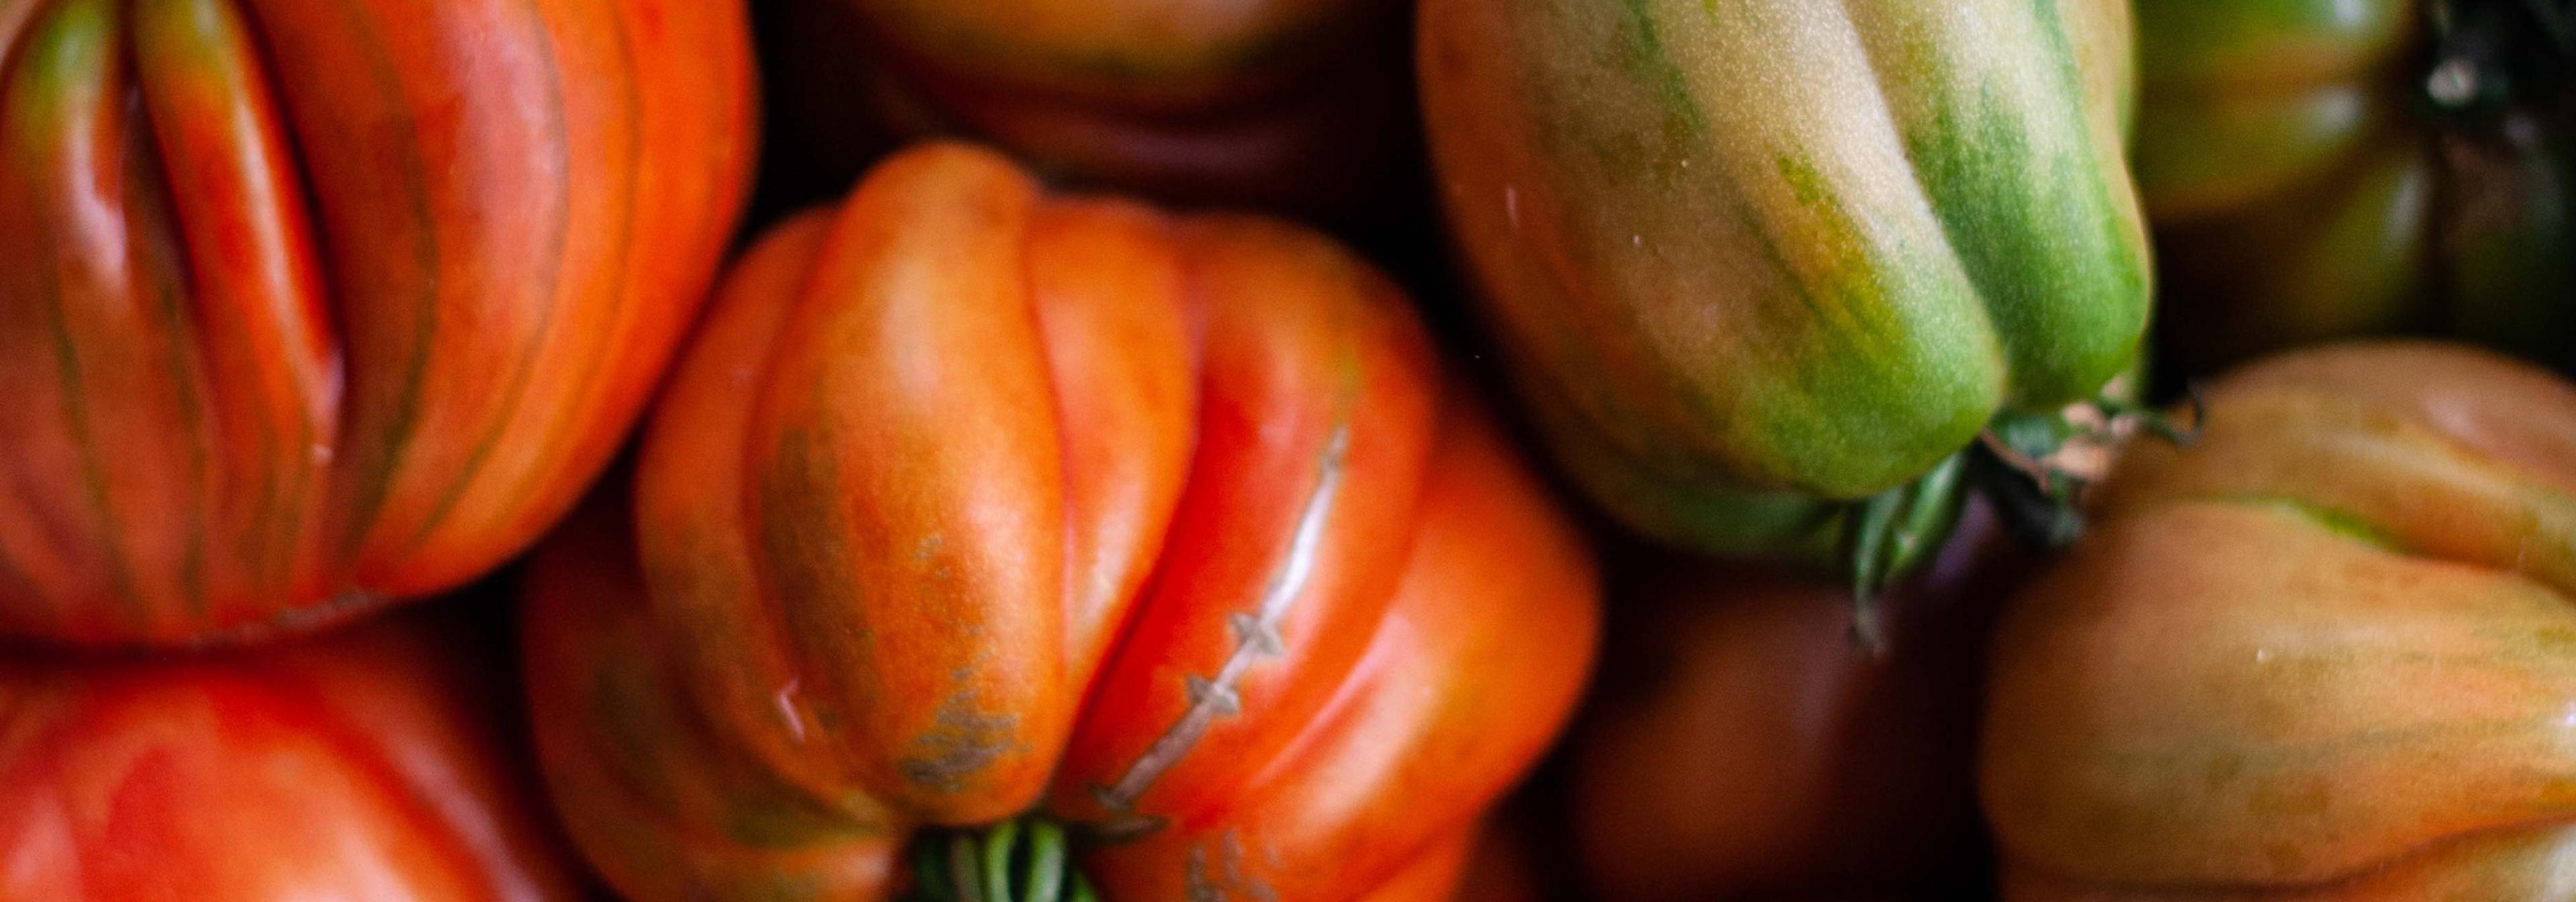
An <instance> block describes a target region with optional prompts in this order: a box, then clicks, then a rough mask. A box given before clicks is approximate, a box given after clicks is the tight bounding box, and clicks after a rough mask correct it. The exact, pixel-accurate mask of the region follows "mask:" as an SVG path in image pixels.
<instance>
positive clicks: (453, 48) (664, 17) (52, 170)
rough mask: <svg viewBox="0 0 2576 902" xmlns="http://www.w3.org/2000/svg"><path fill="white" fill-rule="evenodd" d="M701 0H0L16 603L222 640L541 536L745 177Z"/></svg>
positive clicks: (662, 345) (716, 46) (87, 638)
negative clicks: (433, 0) (327, 0)
mask: <svg viewBox="0 0 2576 902" xmlns="http://www.w3.org/2000/svg"><path fill="white" fill-rule="evenodd" d="M742 18H743V15H742V10H741V9H739V8H738V7H737V5H736V4H733V3H728V2H706V0H539V2H506V3H505V2H498V0H460V2H438V3H420V2H396V0H353V2H330V3H324V2H315V0H0V260H6V261H9V264H8V265H6V266H0V385H5V386H7V387H8V390H7V391H6V392H0V448H6V449H8V453H6V454H5V455H0V485H5V486H6V487H7V488H6V489H0V636H7V635H15V636H23V637H36V638H41V639H46V640H56V641H62V642H72V643H83V644H116V643H158V644H176V643H182V642H204V641H211V640H242V639H252V638H258V637H262V636H266V635H271V634H277V633H284V632H290V631H294V630H298V629H304V628H309V627H312V626H315V625H317V624H321V623H325V622H330V621H336V620H341V619H345V618H346V617H348V616H350V615H352V614H354V613H356V612H359V611H363V610H366V609H369V608H373V607H376V606H378V605H379V604H381V603H382V602H383V601H384V600H385V599H387V598H398V597H409V596H417V595H422V594H426V593H430V592H434V591H439V590H444V589H447V588H451V587H453V586H456V585H458V584H460V583H463V582H465V581H468V580H470V579H472V578H474V577H475V576H477V575H480V574H481V573H483V572H484V571H486V570H488V569H490V568H491V567H493V566H494V565H496V564H498V563H500V562H501V561H502V560H503V559H505V558H507V557H509V556H510V555H512V554H514V553H516V552H517V551H518V550H519V549H521V548H522V547H524V546H525V545H527V544H529V543H531V542H533V541H534V540H535V539H536V537H537V536H538V534H539V533H540V532H542V531H543V530H544V529H545V528H546V527H547V526H549V525H550V524H551V523H552V522H553V521H554V520H555V519H556V518H557V517H559V516H560V515H561V514H562V513H563V512H564V511H565V510H566V509H568V508H569V507H570V506H571V505H572V504H573V502H574V501H575V500H576V499H577V497H578V496H579V495H580V493H581V492H582V490H583V489H584V488H585V487H586V486H587V484H588V483H589V481H590V480H591V478H592V477H593V476H594V475H596V473H597V471H598V470H599V468H600V467H601V466H602V465H603V464H604V463H605V462H606V460H607V458H608V457H609V455H610V454H611V453H612V451H614V449H615V448H616V446H617V445H618V444H619V442H620V441H622V439H623V437H624V435H625V432H626V430H627V428H628V427H629V426H630V425H631V424H632V423H633V421H634V418H635V417H636V416H637V415H638V414H639V412H640V410H641V408H642V406H643V404H644V401H645V398H646V395H647V394H648V393H649V392H650V391H651V390H652V388H653V385H654V384H655V382H656V380H658V379H659V378H660V374H661V371H662V368H663V366H664V364H665V363H666V362H667V360H668V358H669V355H670V354H671V353H672V351H673V350H674V349H675V348H676V346H677V344H678V342H679V339H680V337H681V334H682V332H683V331H684V330H685V329H686V327H687V325H688V324H689V322H690V321H691V320H692V318H693V317H694V315H695V311H696V309H697V305H698V304H699V303H700V302H701V300H702V298H703V297H704V293H705V291H704V290H705V287H706V284H707V283H708V281H710V280H711V279H712V278H713V276H714V271H715V266H716V264H717V262H718V256H719V254H720V253H721V251H722V246H723V242H724V241H725V238H726V233H727V230H728V229H729V228H730V226H731V224H732V218H733V215H734V212H735V208H736V207H737V206H738V205H739V204H740V202H741V199H742V196H743V193H744V191H745V188H746V183H747V181H748V178H749V174H750V173H749V171H748V167H749V163H750V147H749V145H750V142H751V140H752V139H751V136H750V125H751V121H752V117H753V108H752V102H751V101H752V97H751V87H750V83H749V80H750V58H749V57H750V53H749V46H748V40H747V38H746V37H745V35H744V26H743V21H742Z"/></svg>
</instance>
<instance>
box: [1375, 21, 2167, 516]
mask: <svg viewBox="0 0 2576 902" xmlns="http://www.w3.org/2000/svg"><path fill="white" fill-rule="evenodd" d="M1419 32H1420V38H1419V40H1420V45H1419V57H1418V59H1417V64H1418V65H1419V67H1420V75H1421V81H1422V95H1423V106H1424V110H1425V118H1426V120H1427V125H1426V127H1427V130H1428V136H1429V139H1430V144H1431V150H1432V159H1433V162H1434V163H1435V164H1436V166H1435V173H1434V177H1435V179H1436V180H1437V182H1438V184H1439V187H1440V190H1441V193H1442V197H1443V200H1444V205H1445V208H1446V211H1447V214H1448V219H1449V223H1450V225H1451V226H1452V230H1453V236H1452V237H1453V238H1454V239H1455V240H1456V242H1457V244H1458V246H1459V250H1460V252H1461V254H1462V256H1463V257H1464V258H1465V261H1466V263H1467V265H1468V269H1469V270H1470V276H1471V280H1472V282H1473V283H1474V288H1475V289H1476V291H1475V295H1476V296H1477V298H1478V299H1479V300H1480V301H1481V302H1482V306H1483V312H1484V314H1485V318H1486V319H1487V320H1488V321H1489V322H1490V324H1491V326H1492V329H1493V331H1494V332H1495V334H1496V336H1497V340H1498V342H1499V344H1500V345H1501V347H1502V349H1503V351H1504V352H1505V355H1506V358H1507V360H1508V361H1509V363H1510V364H1511V365H1512V371H1511V376H1512V377H1513V380H1514V382H1515V383H1516V384H1517V385H1518V387H1519V389H1520V394H1521V397H1522V399H1523V401H1524V403H1525V404H1526V405H1527V406H1528V408H1529V409H1530V411H1531V413H1532V415H1533V417H1534V418H1535V420H1536V423H1537V425H1538V427H1539V429H1540V430H1541V432H1542V433H1543V436H1544V438H1546V439H1547V441H1548V444H1549V445H1550V446H1551V447H1552V449H1553V450H1554V451H1555V455H1556V458H1557V460H1558V462H1559V463H1560V464H1562V465H1563V466H1564V467H1565V469H1566V470H1567V472H1568V473H1569V474H1570V475H1571V476H1572V477H1573V478H1574V479H1575V481H1577V482H1578V483H1580V484H1581V485H1582V486H1583V487H1584V488H1585V489H1586V490H1588V491H1589V493H1590V494H1591V495H1592V497H1593V499H1594V500H1596V501H1598V502H1599V503H1600V504H1602V505H1603V506H1604V507H1606V508H1607V509H1609V510H1610V511H1611V512H1612V513H1613V514H1615V515H1617V516H1618V517H1619V518H1620V519H1622V520H1623V521H1625V522H1626V523H1627V524H1628V525H1630V526H1632V527H1635V528H1638V529H1640V530H1643V531H1645V532H1647V533H1649V534H1652V535H1655V536H1657V537H1660V538H1663V539H1666V540H1670V541H1675V542H1680V543H1683V544H1686V545H1690V546H1694V547H1696V548H1698V549H1700V550H1704V551H1713V552H1718V553H1722V554H1726V555H1729V556H1735V557H1746V558H1758V559H1772V560H1782V559H1786V560H1807V561H1820V560H1822V559H1824V558H1825V557H1826V556H1828V555H1830V554H1832V553H1833V552H1834V550H1835V549H1836V548H1837V546H1840V545H1851V544H1853V542H1852V539H1853V534H1854V532H1855V527H1863V528H1866V527H1865V523H1866V521H1867V519H1868V518H1865V517H1853V516H1850V513H1851V512H1852V511H1854V510H1856V509H1857V508H1856V507H1855V505H1854V502H1857V501H1860V500H1862V499H1870V498H1873V497H1880V498H1883V499H1899V498H1901V499H1905V500H1904V501H1903V502H1902V503H1903V504H1905V505H1907V506H1915V507H1918V508H1919V510H1917V512H1916V513H1917V514H1919V515H1920V517H1921V518H1923V519H1926V520H1932V521H1941V520H1945V519H1946V518H1947V517H1948V516H1950V515H1951V512H1952V511H1955V509H1956V506H1955V505H1953V504H1946V503H1943V502H1942V497H1943V494H1944V492H1945V491H1946V490H1943V489H1940V487H1939V486H1938V485H1937V483H1940V482H1944V481H1947V480H1948V479H1949V477H1948V476H1946V475H1942V471H1943V470H1944V469H1945V468H1946V467H1947V466H1948V465H1947V464H1945V461H1951V460H1955V459H1956V458H1957V455H1959V453H1960V452H1961V451H1962V450H1963V449H1965V448H1967V447H1968V446H1970V445H1971V443H1973V442H1975V441H1976V439H1977V436H1978V434H1979V432H1980V431H1981V430H1985V429H1986V428H1987V427H1988V424H1989V423H1991V422H1995V421H1996V420H1997V419H1998V416H1999V415H2004V416H2022V415H2034V416H2044V415H2047V414H2049V413H2052V412H2054V411H2055V410H2057V409H2058V408H2059V407H2061V406H2062V405H2065V404H2068V403H2071V402H2079V401H2086V400H2089V399H2092V398H2093V397H2094V396H2095V395H2096V393H2097V392H2098V391H2099V390H2100V389H2101V387H2102V386H2103V384H2104V383H2105V382H2106V381H2108V380H2110V379H2111V378H2112V377H2113V376H2115V375H2117V374H2119V373H2120V372H2122V371H2123V370H2124V369H2125V368H2126V367H2128V366H2129V365H2130V362H2131V361H2132V359H2133V358H2134V357H2135V356H2136V352H2137V349H2138V346H2139V337H2140V334H2141V333H2142V331H2143V330H2144V328H2145V326H2146V319H2147V298H2148V273H2149V268H2150V267H2149V266H2148V262H2147V247H2146V242H2145V237H2144V233H2143V228H2142V226H2141V225H2140V221H2139V215H2138V210H2137V201H2136V197H2135V193H2134V192H2133V191H2132V190H2131V187H2130V182H2129V175H2128V167H2127V163H2126V159H2125V156H2124V149H2123V148H2124V145H2125V139H2124V134H2125V126H2124V119H2125V115H2126V113H2127V108H2128V97H2129V94H2130V87H2131V85H2130V81H2131V78H2130V76H2131V72H2130V68H2129V63H2130V46H2129V43H2130V29H2129V17H2128V4H2127V3H2126V2H2124V0H2066V2H2059V3H2028V2H2023V0H1960V2H1941V3H1919V2H1856V3H1811V2H1795V3H1791V2H1776V3H1703V2H1694V0H1638V2H1624V3H1555V2H1539V0H1426V2H1424V3H1423V4H1422V7H1421V17H1420V27H1419ZM1927 474H1932V477H1933V478H1932V479H1931V481H1930V482H1927V483H1922V484H1920V485H1918V486H1915V487H1914V488H1911V489H1909V488H1907V487H1908V486H1909V484H1910V483H1916V482H1917V481H1918V480H1922V479H1924V478H1925V477H1926V476H1927ZM1899 493H1911V494H1899ZM1935 531H1937V530H1935ZM1935 545H1937V542H1929V541H1926V542H1915V543H1911V547H1912V548H1913V549H1914V550H1913V552H1911V553H1912V554H1914V555H1920V554H1923V553H1928V549H1930V548H1931V547H1934V546H1935ZM1905 556H1906V555H1899V557H1900V558H1903V557H1905ZM1899 563H1900V565H1901V563H1902V561H1901V560H1900V561H1899Z"/></svg>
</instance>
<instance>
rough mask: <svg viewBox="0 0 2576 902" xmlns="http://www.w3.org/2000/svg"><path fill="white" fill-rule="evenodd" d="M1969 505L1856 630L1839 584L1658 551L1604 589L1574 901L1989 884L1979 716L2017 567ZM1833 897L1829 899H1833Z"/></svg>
mask: <svg viewBox="0 0 2576 902" xmlns="http://www.w3.org/2000/svg"><path fill="white" fill-rule="evenodd" d="M2027 563H2028V562H2027V561H2026V560H2025V559H2024V558H2023V557H2021V556H2020V555H2018V554H2015V553H2014V552H2013V550H2012V549H2011V547H2010V546H2009V545H2008V544H2007V543H2006V542H2004V541H2003V540H2002V536H2001V535H1999V534H1998V532H1997V531H1996V530H1995V529H1994V520H1993V517H1992V516H1991V514H1990V513H1989V512H1988V511H1987V510H1986V508H1985V507H1984V506H1983V505H1977V506H1975V507H1972V508H1971V510H1970V511H1969V513H1968V514H1967V516H1966V517H1965V518H1964V520H1963V521H1962V523H1961V528H1960V530H1959V532H1958V533H1957V534H1956V535H1955V536H1954V537H1953V540H1952V542H1951V544H1950V545H1949V546H1948V547H1947V548H1945V549H1943V552H1942V555H1941V556H1940V558H1939V559H1937V560H1936V561H1934V562H1933V563H1932V564H1931V565H1930V566H1928V567H1927V568H1926V569H1925V570H1924V571H1923V572H1922V573H1920V574H1918V575H1917V576H1916V577H1915V578H1913V579H1910V580H1908V581H1906V582H1904V583H1901V584H1899V585H1898V586H1896V587H1894V589H1893V590H1892V591H1891V592H1890V594H1889V596H1888V597H1887V598H1885V599H1882V600H1881V603H1882V604H1884V605H1886V606H1887V611H1888V615H1889V622H1890V633H1889V644H1890V649H1889V652H1888V654H1887V656H1886V657H1884V658H1873V657H1871V656H1870V655H1869V654H1868V653H1866V652H1864V651H1862V650H1860V649H1858V648H1855V647H1854V646H1853V645H1852V641H1851V637H1850V623H1851V606H1850V600H1849V597H1848V594H1847V593H1848V589H1846V588H1844V587H1840V586H1836V585H1832V584H1830V583H1822V582H1818V581H1815V580H1812V579H1804V578H1799V577H1797V576H1795V575H1792V574H1782V573H1773V572H1766V571H1762V570H1759V569H1756V568H1750V567H1743V566H1730V565H1724V564H1717V563H1711V562H1706V561H1699V560H1693V559H1689V558H1683V557H1679V556H1670V555H1667V556H1664V557H1661V558H1658V559H1652V560H1648V561H1642V562H1640V566H1639V567H1637V568H1636V569H1635V570H1634V571H1632V572H1634V573H1636V574H1638V575H1637V576H1634V577H1632V578H1630V579H1629V580H1627V581H1625V582H1624V583H1623V584H1621V585H1619V586H1617V587H1615V588H1614V589H1613V593H1612V597H1613V599H1615V600H1617V601H1618V602H1619V603H1620V605H1619V606H1618V607H1616V608H1615V609H1614V613H1613V617H1612V625H1611V632H1610V636H1609V641H1608V647H1609V648H1610V649H1611V653H1610V654H1609V655H1608V656H1607V659H1608V660H1609V661H1611V662H1612V664H1611V665H1610V666H1608V667H1606V668H1605V670H1604V673H1603V674H1602V676H1601V689H1600V690H1599V691H1598V692H1596V693H1595V698H1594V701H1593V703H1592V707H1590V708H1589V709H1587V712H1586V715H1585V717H1584V718H1583V719H1582V720H1581V721H1580V722H1579V724H1578V726H1577V727H1576V729H1575V731H1574V733H1573V734H1572V736H1571V737H1570V738H1569V739H1568V747H1569V749H1570V752H1569V759H1570V762H1571V764H1570V770H1569V772H1568V774H1569V776H1568V779H1569V783H1568V792H1569V794H1570V803H1569V804H1570V808H1569V811H1570V816H1571V818H1572V821H1573V823H1572V828H1571V829H1572V830H1573V836H1574V837H1575V839H1576V846H1577V851H1578V852H1580V853H1581V859H1582V864H1583V872H1584V877H1585V880H1584V886H1585V889H1586V890H1587V896H1586V897H1587V898H1594V899H1602V900H1611V902H1666V900H1672V902H1680V900H1694V899H1736V898H1816V897H1822V896H1826V895H1830V894H1838V893H1840V894H1849V893H1878V894H1892V895H1897V896H1903V895H1905V894H1913V895H1915V896H1916V897H1920V898H1947V897H1952V896H1956V895H1960V894H1965V893H1969V892H1971V891H1972V890H1973V889H1974V888H1976V887H1978V886H1979V881H1980V880H1981V879H1982V874H1981V873H1980V864H1981V863H1982V859H1983V854H1984V850H1983V848H1982V847H1981V845H1980V843H1979V841H1978V838H1979V836H1980V834H1981V832H1982V831H1981V829H1980V825H1979V823H1978V820H1977V812H1976V800H1975V793H1974V755H1973V747H1974V744H1975V734H1976V726H1977V716H1976V709H1977V706H1978V703H1979V698H1980V696H1981V694H1982V692H1983V685H1984V666H1983V665H1984V649H1985V641H1986V638H1987V635H1988V630H1989V629H1990V628H1991V626H1992V624H1993V619H1994V616H1995V613H1996V610H1997V609H1998V608H1999V607H2000V605H2001V602H2002V599H2003V597H2004V595H2005V594H2006V593H2007V592H2009V591H2010V589H2011V588H2012V587H2013V586H2014V585H2015V584H2016V582H2017V581H2018V580H2019V579H2020V578H2021V577H2022V576H2023V575H2024V573H2025V572H2026V571H2027V569H2028V567H2027ZM1835 897H1837V898H1838V897H1839V896H1835Z"/></svg>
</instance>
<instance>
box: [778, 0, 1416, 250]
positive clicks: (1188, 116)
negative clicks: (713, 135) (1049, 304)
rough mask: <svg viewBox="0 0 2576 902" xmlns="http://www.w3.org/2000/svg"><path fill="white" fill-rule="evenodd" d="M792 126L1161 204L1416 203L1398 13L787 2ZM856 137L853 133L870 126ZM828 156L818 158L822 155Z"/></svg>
mask: <svg viewBox="0 0 2576 902" xmlns="http://www.w3.org/2000/svg"><path fill="white" fill-rule="evenodd" d="M784 6H786V7H788V9H787V10H785V11H784V12H782V13H781V14H780V16H781V18H782V19H783V20H785V21H788V22H790V23H791V24H790V26H789V27H790V28H791V29H792V31H793V33H791V34H788V35H786V36H784V37H783V38H782V40H781V43H782V45H783V47H782V54H783V62H784V65H785V70H786V71H787V72H788V73H790V74H791V75H792V76H793V77H792V78H791V79H790V84H788V85H786V86H784V88H785V90H786V92H787V94H788V102H789V104H790V106H791V108H793V109H795V110H797V111H798V114H799V116H800V118H802V119H805V120H808V121H806V122H804V123H800V125H801V126H802V127H803V129H804V130H806V131H810V132H820V133H822V134H823V135H824V136H825V140H827V141H831V142H833V143H836V144H837V145H839V146H838V147H836V148H834V149H833V153H837V154H838V155H843V156H849V155H853V151H857V150H863V149H865V148H866V147H868V146H869V145H868V143H867V141H866V140H865V138H864V137H851V136H848V135H846V134H843V133H845V132H848V131H850V130H851V125H850V120H853V119H859V120H863V121H865V122H867V123H868V124H870V125H872V126H875V130H877V131H890V132H892V133H894V134H897V135H902V136H910V137H927V136H931V135H942V134H946V135H963V136H968V137H972V138H974V139H977V140H982V141H990V142H993V143H995V144H998V145H1000V146H1002V147H1006V148H1008V149H1009V150H1010V151H1011V152H1012V154H1013V155H1015V156H1017V157H1020V158H1022V159H1025V160H1028V161H1030V162H1031V163H1032V164H1034V165H1035V166H1037V167H1038V168H1039V169H1041V170H1044V171H1047V172H1050V173H1053V174H1056V175H1059V176H1063V177H1067V178H1073V179H1078V180H1082V181H1087V182H1097V183H1105V184H1110V185H1116V186H1120V187H1124V188H1127V189H1130V190H1136V191H1142V192H1146V193H1148V194H1151V195H1154V196H1157V197H1162V198H1166V199H1171V200H1180V201H1188V202H1194V203H1211V202H1212V203H1227V204H1254V205H1259V206H1263V207H1272V208H1285V209H1289V210H1294V211H1297V212H1301V213H1309V214H1322V215H1331V216H1335V217H1337V218H1339V217H1343V216H1347V215H1349V214H1352V213H1353V212H1355V211H1356V210H1357V209H1358V208H1360V207H1362V206H1364V205H1365V204H1367V203H1369V202H1371V201H1375V200H1379V199H1381V198H1382V195H1385V194H1387V193H1389V192H1390V191H1391V190H1406V191H1410V190H1413V188H1414V186H1413V185H1412V183H1410V182H1406V181H1403V179H1404V177H1406V176H1408V175H1410V166H1411V165H1412V161H1413V156H1412V154H1413V152H1414V150H1415V148H1416V144H1415V140H1416V139H1415V126H1414V118H1413V107H1412V90H1411V84H1410V81H1409V77H1408V73H1407V71H1406V67H1405V59H1406V54H1405V34H1404V30H1403V29H1404V24H1405V21H1404V16H1405V13H1406V12H1408V11H1409V10H1410V9H1411V6H1410V5H1409V4H1406V3H1401V2H1394V0H792V2H790V3H787V4H784ZM862 133H863V134H864V133H865V130H863V131H862ZM827 162H828V161H827Z"/></svg>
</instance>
